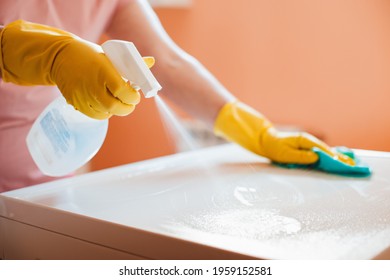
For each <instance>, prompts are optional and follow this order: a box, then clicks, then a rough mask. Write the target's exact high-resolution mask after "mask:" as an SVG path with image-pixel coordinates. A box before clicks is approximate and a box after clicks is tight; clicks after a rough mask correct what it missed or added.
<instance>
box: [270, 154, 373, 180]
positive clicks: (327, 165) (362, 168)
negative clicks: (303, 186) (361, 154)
mask: <svg viewBox="0 0 390 280" xmlns="http://www.w3.org/2000/svg"><path fill="white" fill-rule="evenodd" d="M335 149H336V151H337V152H339V153H342V154H344V155H346V156H348V157H350V158H352V159H353V160H354V161H355V165H349V164H346V163H343V162H341V161H340V160H337V159H335V158H333V157H331V156H330V155H328V154H327V153H325V152H324V151H322V150H321V149H318V148H313V149H312V150H313V151H314V152H315V153H316V154H317V155H318V161H317V162H315V163H313V164H309V165H304V164H279V163H275V164H276V165H278V166H281V167H286V168H310V169H316V170H320V171H324V172H328V173H333V174H339V175H344V176H351V177H368V176H370V175H371V173H372V170H371V168H370V167H369V166H367V165H365V164H364V163H362V162H361V161H360V159H359V158H357V157H356V156H355V154H354V152H353V151H352V150H350V149H348V148H345V147H336V148H335Z"/></svg>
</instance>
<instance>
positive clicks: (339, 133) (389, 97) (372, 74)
mask: <svg viewBox="0 0 390 280" xmlns="http://www.w3.org/2000/svg"><path fill="white" fill-rule="evenodd" d="M157 13H158V15H159V17H160V20H161V21H162V23H163V25H164V27H165V28H166V30H167V31H168V33H169V34H170V35H171V37H172V38H173V39H174V40H175V41H176V42H177V43H178V44H179V46H181V47H182V48H183V49H185V50H186V51H188V52H189V53H190V54H192V55H194V56H195V57H197V58H198V59H199V60H200V61H201V62H202V63H203V64H204V65H206V66H207V67H208V69H210V70H211V71H212V72H213V73H214V75H215V76H216V77H217V78H218V79H220V81H222V83H223V84H224V85H225V86H226V87H227V88H228V89H229V90H231V91H232V93H234V94H235V95H236V96H237V97H239V98H240V99H242V100H243V101H245V102H246V103H248V104H250V105H252V106H253V107H255V108H256V109H258V110H259V111H261V112H262V113H263V114H265V115H266V116H268V118H270V119H271V120H272V121H274V122H276V123H279V124H285V125H298V126H300V127H303V128H304V129H306V130H308V131H313V132H314V133H318V134H319V135H325V140H326V142H327V143H329V144H330V145H345V146H348V147H351V148H363V149H373V150H386V151H390V108H389V105H390V3H389V2H388V1H387V0H381V1H379V0H372V1H359V0H350V1H341V0H328V1H323V0H297V1H290V0H279V1H268V0H229V1H226V0H193V5H192V7H191V8H190V9H167V8H161V9H158V10H157ZM137 110H138V111H137ZM137 110H136V112H135V113H134V116H132V115H131V116H129V117H127V118H115V119H112V120H111V121H110V132H109V135H108V138H107V141H106V143H105V144H104V146H103V149H102V150H101V151H100V152H99V154H98V155H97V157H96V158H95V159H94V161H93V165H92V166H93V168H94V169H100V168H104V167H108V166H114V165H118V164H123V163H127V162H131V161H138V160H142V159H146V158H151V157H155V156H160V155H164V154H169V153H172V152H173V145H172V144H171V143H170V142H169V140H168V138H167V136H166V135H164V132H163V128H162V126H161V124H160V122H159V116H158V113H157V111H156V110H155V108H154V104H153V101H149V100H148V101H147V102H144V103H142V104H140V105H139V106H138V109H137ZM150 114H151V115H150ZM144 122H145V123H144ZM160 138H161V140H160ZM157 139H158V140H157ZM134 145H135V147H134ZM122 147H125V148H122Z"/></svg>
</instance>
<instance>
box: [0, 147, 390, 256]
mask: <svg viewBox="0 0 390 280" xmlns="http://www.w3.org/2000/svg"><path fill="white" fill-rule="evenodd" d="M357 155H358V156H360V157H361V159H362V160H363V161H364V162H365V163H367V164H369V165H370V166H371V167H372V169H373V175H372V176H371V177H370V178H351V177H344V176H338V175H332V174H326V173H323V172H319V171H309V170H297V169H284V168H280V167H276V166H273V165H271V164H269V162H268V160H266V159H264V158H261V157H258V156H256V155H253V154H251V153H249V152H247V151H245V150H243V149H241V148H240V147H238V146H235V145H222V146H218V147H214V148H208V149H203V150H199V151H193V152H189V153H182V154H177V155H173V156H168V157H162V158H158V159H153V160H149V161H144V162H140V163H135V164H129V165H124V166H120V167H116V168H111V169H107V170H103V171H99V172H94V173H90V174H86V175H82V176H77V177H74V178H69V179H63V180H58V181H54V182H50V183H45V184H41V185H36V186H32V187H28V188H24V189H20V190H16V191H11V192H7V193H2V194H1V195H0V216H2V217H5V218H7V219H11V220H15V221H19V222H22V223H26V224H29V225H32V226H36V227H39V228H42V229H47V230H50V231H53V232H57V233H60V234H64V235H67V236H72V237H75V238H78V239H81V240H87V241H90V242H93V243H95V244H102V245H104V246H108V247H110V248H115V249H118V250H122V251H126V252H131V253H134V254H137V255H140V256H144V257H146V258H156V259H165V258H176V259H180V258H267V259H371V258H374V257H375V256H377V255H378V254H380V253H381V252H383V251H384V250H386V249H387V248H389V247H390V153H382V152H373V151H357Z"/></svg>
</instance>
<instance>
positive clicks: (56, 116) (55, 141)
mask: <svg viewBox="0 0 390 280" xmlns="http://www.w3.org/2000/svg"><path fill="white" fill-rule="evenodd" d="M40 126H41V128H42V130H43V132H44V133H45V135H46V137H47V139H48V140H49V142H50V144H51V146H52V148H53V150H54V152H55V153H56V156H57V157H58V158H61V157H62V155H64V154H66V153H67V152H68V150H69V148H70V146H71V134H70V131H69V127H68V124H67V123H66V121H65V120H64V118H63V117H62V115H61V114H60V112H59V111H58V110H57V109H56V108H54V109H53V110H51V111H49V112H47V114H46V115H45V116H44V117H43V118H42V120H41V122H40Z"/></svg>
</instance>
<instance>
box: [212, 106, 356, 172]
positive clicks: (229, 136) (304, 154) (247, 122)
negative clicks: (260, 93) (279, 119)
mask: <svg viewBox="0 0 390 280" xmlns="http://www.w3.org/2000/svg"><path fill="white" fill-rule="evenodd" d="M214 131H215V134H216V135H218V136H222V137H223V138H225V139H226V140H228V141H232V142H235V143H237V144H239V145H241V146H242V147H244V148H246V149H248V150H250V151H252V152H254V153H256V154H258V155H261V156H264V157H267V158H269V159H271V160H272V161H275V162H279V163H294V164H312V163H315V162H316V161H317V160H318V156H317V154H316V153H315V152H313V151H311V149H312V148H313V147H317V148H320V149H322V150H323V151H325V152H326V153H328V154H329V155H331V156H332V157H335V158H337V159H339V160H341V161H342V162H344V163H346V164H349V165H354V164H355V163H354V161H353V160H352V159H351V158H349V157H347V156H345V155H343V154H340V153H337V152H334V151H332V149H331V148H330V147H328V146H327V145H326V144H325V143H323V142H322V141H320V140H318V139H317V138H315V137H314V136H312V135H310V134H307V133H288V132H279V131H277V130H276V129H275V128H274V127H273V125H272V124H271V122H270V121H268V120H267V119H266V118H265V117H264V116H263V115H261V114H260V113H259V112H257V111H255V110H254V109H252V108H250V107H249V106H247V105H245V104H243V103H241V102H239V101H235V102H231V103H227V104H226V105H225V106H224V107H223V108H222V109H221V111H220V112H219V114H218V116H217V119H216V122H215V126H214Z"/></svg>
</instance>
